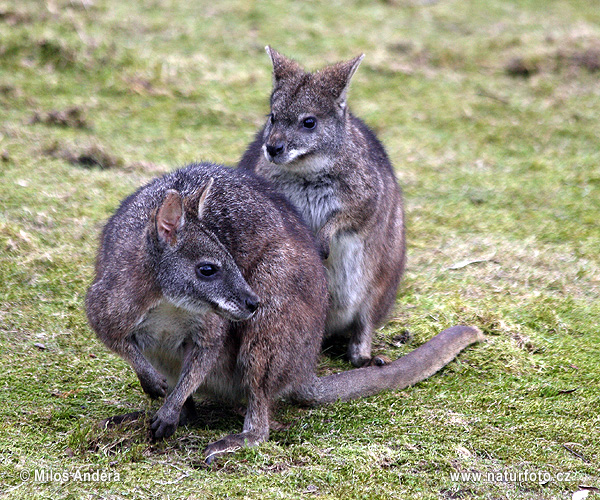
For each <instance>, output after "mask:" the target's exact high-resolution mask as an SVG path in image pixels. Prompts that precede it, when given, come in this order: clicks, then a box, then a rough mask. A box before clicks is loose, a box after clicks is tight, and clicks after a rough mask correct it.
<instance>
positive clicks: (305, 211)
mask: <svg viewBox="0 0 600 500" xmlns="http://www.w3.org/2000/svg"><path fill="white" fill-rule="evenodd" d="M326 165H327V162H325V160H315V159H313V160H312V161H310V162H309V161H305V162H297V163H295V164H294V167H293V170H291V169H292V167H289V168H290V171H287V170H285V168H286V167H279V166H276V165H274V164H272V163H269V162H264V160H263V163H262V165H260V166H259V168H258V170H259V173H260V174H261V175H264V176H265V177H266V178H268V179H269V180H271V181H272V182H273V184H275V186H277V188H278V190H279V191H280V192H281V193H283V194H284V195H285V196H286V198H287V199H288V200H289V201H290V202H291V203H292V205H294V207H296V209H297V210H298V211H299V212H300V215H301V216H302V218H303V219H304V221H305V222H306V223H307V224H308V226H309V227H310V229H311V230H312V231H313V233H316V232H317V231H318V230H319V229H321V227H323V224H325V222H326V221H327V220H328V219H329V218H330V217H331V216H332V215H333V214H334V213H335V212H337V211H338V210H340V208H341V201H340V199H339V195H338V191H339V187H338V185H337V181H336V180H335V178H333V177H332V176H330V175H327V174H324V173H323V172H324V171H327V168H326Z"/></svg>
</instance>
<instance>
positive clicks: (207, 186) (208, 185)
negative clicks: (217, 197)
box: [198, 177, 215, 219]
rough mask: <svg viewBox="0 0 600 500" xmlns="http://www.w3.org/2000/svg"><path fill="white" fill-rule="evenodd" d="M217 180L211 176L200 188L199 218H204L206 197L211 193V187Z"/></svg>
mask: <svg viewBox="0 0 600 500" xmlns="http://www.w3.org/2000/svg"><path fill="white" fill-rule="evenodd" d="M213 182H215V180H214V179H213V178H212V177H211V178H210V179H208V182H207V183H206V184H205V185H204V186H202V187H201V188H200V190H201V191H200V199H199V200H198V219H201V218H202V213H203V212H204V204H205V203H206V198H207V197H208V194H209V193H210V188H211V187H212V185H213Z"/></svg>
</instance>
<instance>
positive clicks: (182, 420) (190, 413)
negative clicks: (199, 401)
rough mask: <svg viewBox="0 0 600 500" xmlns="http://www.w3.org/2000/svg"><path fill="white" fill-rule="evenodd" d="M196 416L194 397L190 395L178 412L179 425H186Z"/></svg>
mask: <svg viewBox="0 0 600 500" xmlns="http://www.w3.org/2000/svg"><path fill="white" fill-rule="evenodd" d="M197 417H198V412H197V411H196V403H194V398H193V397H192V396H190V397H189V398H187V399H186V400H185V403H184V404H183V408H182V409H181V413H180V414H179V425H180V426H182V425H187V424H189V423H190V422H193V421H194V420H195V419H196V418H197Z"/></svg>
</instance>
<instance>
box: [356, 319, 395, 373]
mask: <svg viewBox="0 0 600 500" xmlns="http://www.w3.org/2000/svg"><path fill="white" fill-rule="evenodd" d="M348 333H349V334H350V340H349V342H348V358H349V359H350V362H351V363H352V364H353V365H354V366H356V367H361V366H365V365H369V366H383V365H385V364H387V363H388V362H389V360H388V359H387V358H386V357H385V356H373V357H371V343H372V337H373V325H372V323H371V322H370V321H367V320H365V319H363V318H362V317H361V315H357V317H356V319H355V320H354V321H353V322H352V324H351V325H350V327H349V328H348Z"/></svg>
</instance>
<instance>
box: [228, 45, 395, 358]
mask: <svg viewBox="0 0 600 500" xmlns="http://www.w3.org/2000/svg"><path fill="white" fill-rule="evenodd" d="M267 53H268V54H269V56H270V57H271V60H272V62H273V92H272V94H271V113H270V114H269V118H268V120H267V123H266V125H265V126H264V128H263V129H262V130H261V131H260V132H259V133H258V134H257V136H256V139H255V140H254V142H253V143H252V144H250V146H249V147H248V149H247V151H246V152H245V154H244V155H243V157H242V159H241V161H240V164H239V165H240V167H241V168H243V169H245V170H251V171H254V172H256V173H257V174H259V175H260V176H262V177H265V178H267V179H269V180H270V181H271V182H273V183H274V184H275V186H276V187H277V188H278V189H279V190H280V191H281V192H282V193H283V194H284V195H285V196H286V197H287V198H288V199H289V200H290V201H291V202H292V204H293V205H294V206H295V207H296V208H297V209H298V210H299V211H300V213H301V214H302V216H303V218H304V220H305V221H306V222H307V223H308V225H309V226H310V228H311V229H312V230H313V232H314V233H315V234H316V236H317V240H318V243H319V244H320V245H321V248H322V253H323V257H324V258H326V262H325V263H326V266H327V270H328V275H329V281H328V283H329V293H330V296H331V305H330V309H329V312H328V315H327V331H326V335H327V336H339V335H342V336H344V337H348V338H349V343H348V357H349V358H350V361H351V362H352V363H353V364H354V365H355V366H362V365H364V364H365V363H367V362H369V361H370V357H371V336H372V332H373V329H374V328H375V327H377V326H379V325H381V324H382V323H383V321H384V320H385V319H386V316H387V315H388V313H389V311H390V309H391V307H392V305H393V304H394V302H395V298H396V292H397V289H398V283H399V281H400V278H401V276H402V273H403V271H404V261H405V255H404V254H405V243H404V215H403V203H402V192H401V190H400V187H399V186H398V183H397V182H396V177H395V175H394V170H393V168H392V165H391V163H390V161H389V159H388V156H387V154H386V152H385V150H384V148H383V146H382V145H381V143H380V142H379V141H378V139H377V138H376V137H375V134H374V133H373V132H372V131H371V130H369V128H367V126H366V125H365V124H364V123H363V122H362V121H360V120H359V119H358V118H356V117H355V116H353V115H352V114H351V113H350V112H349V111H348V108H347V106H346V96H347V93H348V87H349V85H350V79H351V78H352V75H353V74H354V72H355V71H356V69H357V68H358V66H359V64H360V62H361V60H362V58H363V56H362V55H361V56H359V57H357V58H355V59H353V60H351V61H348V62H343V63H338V64H335V65H333V66H328V67H326V68H324V69H322V70H321V71H318V72H316V73H306V72H305V71H304V70H303V69H302V68H301V67H300V66H299V65H298V64H297V63H296V62H294V61H292V60H290V59H287V58H286V57H284V56H283V55H281V54H279V53H278V52H277V51H275V50H273V49H272V48H270V47H267ZM373 361H375V362H377V358H374V360H373Z"/></svg>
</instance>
